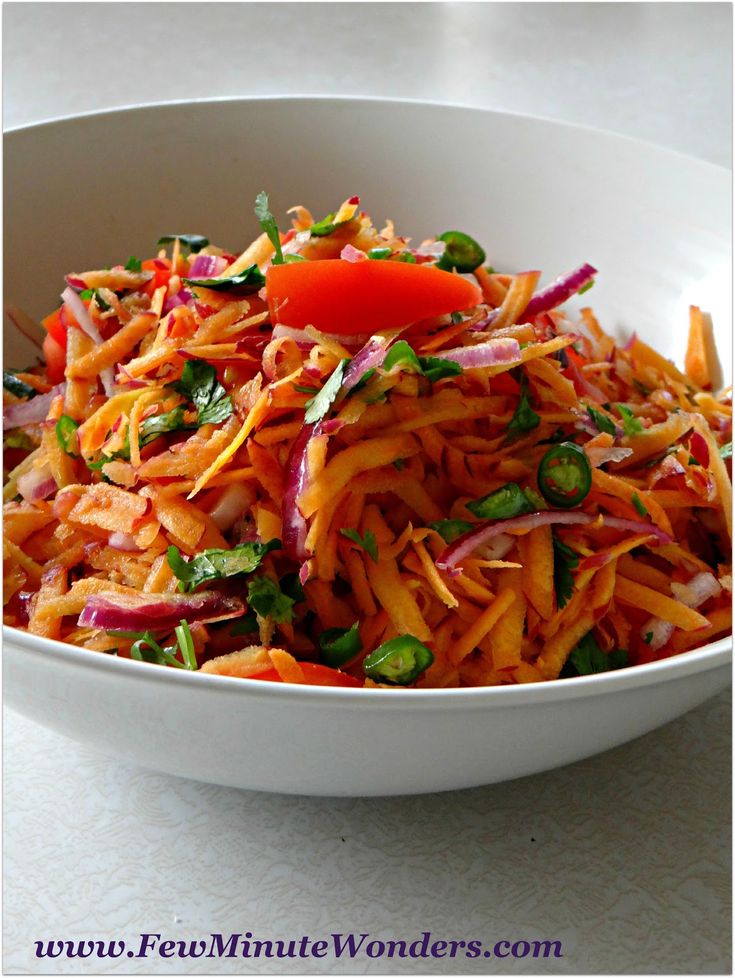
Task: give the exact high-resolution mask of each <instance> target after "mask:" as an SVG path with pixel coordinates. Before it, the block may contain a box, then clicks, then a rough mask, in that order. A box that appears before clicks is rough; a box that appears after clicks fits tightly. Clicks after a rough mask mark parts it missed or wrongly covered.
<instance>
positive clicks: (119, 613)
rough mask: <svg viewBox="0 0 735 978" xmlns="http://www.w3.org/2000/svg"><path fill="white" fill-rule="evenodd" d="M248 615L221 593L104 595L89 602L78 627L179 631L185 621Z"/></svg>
mask: <svg viewBox="0 0 735 978" xmlns="http://www.w3.org/2000/svg"><path fill="white" fill-rule="evenodd" d="M244 613H245V606H244V605H243V603H242V601H240V599H239V598H233V597H229V596H227V595H224V594H220V593H219V592H217V591H200V592H199V593H198V594H147V595H143V594H141V595H135V596H133V595H127V594H116V593H115V592H104V591H103V592H101V593H99V594H92V595H90V597H88V598H87V602H86V604H85V605H84V610H83V611H82V613H81V615H80V616H79V619H78V621H77V624H78V625H79V626H80V627H88V628H104V629H107V630H111V631H145V630H146V629H151V630H154V631H157V630H165V629H168V628H173V627H175V626H176V625H178V623H179V621H180V620H181V619H182V618H184V619H186V621H188V622H189V624H191V623H192V622H195V621H201V622H208V621H221V620H223V619H225V618H239V617H240V615H243V614H244Z"/></svg>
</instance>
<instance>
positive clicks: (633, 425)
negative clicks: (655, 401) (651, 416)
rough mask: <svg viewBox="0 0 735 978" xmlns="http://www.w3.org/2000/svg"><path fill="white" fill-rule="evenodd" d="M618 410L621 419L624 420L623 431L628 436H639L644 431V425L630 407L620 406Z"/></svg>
mask: <svg viewBox="0 0 735 978" xmlns="http://www.w3.org/2000/svg"><path fill="white" fill-rule="evenodd" d="M617 408H618V411H620V417H621V418H622V419H623V431H624V432H625V434H626V435H637V434H638V433H639V432H640V431H643V425H642V424H641V422H640V421H639V420H638V418H636V417H635V415H634V414H633V412H632V411H631V410H630V408H629V407H626V405H625V404H618V405H617Z"/></svg>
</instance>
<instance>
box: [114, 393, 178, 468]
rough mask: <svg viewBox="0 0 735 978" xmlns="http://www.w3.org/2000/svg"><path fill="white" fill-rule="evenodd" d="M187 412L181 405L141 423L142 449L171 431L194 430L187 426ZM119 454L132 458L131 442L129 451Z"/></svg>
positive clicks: (139, 431) (139, 429) (128, 446)
mask: <svg viewBox="0 0 735 978" xmlns="http://www.w3.org/2000/svg"><path fill="white" fill-rule="evenodd" d="M185 410H186V409H185V408H184V406H183V405H181V404H180V405H179V406H178V407H175V408H172V409H171V410H170V411H166V412H165V413H164V414H156V415H154V416H153V417H152V418H146V419H145V421H141V423H140V427H139V428H138V434H139V436H140V439H139V443H140V447H141V448H143V447H144V446H145V445H149V444H150V443H151V442H152V441H154V440H155V439H156V438H158V437H160V436H161V435H165V434H168V432H170V431H188V430H189V429H191V428H194V427H195V426H194V425H191V424H187V422H186V421H185V420H184V414H185ZM117 454H118V455H119V456H120V457H121V458H123V457H124V458H130V444H129V442H128V444H127V451H125V452H120V453H117ZM108 461H109V459H108Z"/></svg>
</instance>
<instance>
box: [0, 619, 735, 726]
mask: <svg viewBox="0 0 735 978" xmlns="http://www.w3.org/2000/svg"><path fill="white" fill-rule="evenodd" d="M6 642H7V643H8V645H9V646H10V647H13V646H15V647H16V648H19V649H22V650H23V652H22V654H28V653H30V654H31V655H34V656H36V657H39V658H44V659H47V658H48V657H49V656H51V657H53V658H54V659H55V660H62V661H64V662H65V663H66V664H68V665H69V666H70V667H76V668H81V669H83V670H84V671H86V672H98V673H102V674H103V675H105V676H109V677H114V676H120V677H121V678H125V679H128V680H132V681H133V682H141V681H142V682H146V681H150V682H154V683H158V682H163V683H173V684H178V685H179V686H180V687H181V688H182V689H183V690H186V688H187V687H188V688H196V687H197V686H199V687H201V689H202V691H204V690H207V689H208V690H209V691H210V692H221V693H225V694H227V693H230V694H235V695H242V696H248V695H255V696H265V697H275V698H280V697H285V698H293V697H297V698H300V699H303V700H307V701H312V702H317V703H321V702H323V701H327V702H329V705H335V704H336V703H345V704H347V703H352V701H353V700H356V701H358V702H365V701H367V702H370V703H371V705H372V706H375V705H378V704H379V705H380V706H387V705H389V704H392V703H395V702H396V701H398V703H399V705H401V706H406V705H407V704H409V703H411V704H422V705H423V707H424V708H429V707H431V708H436V707H442V706H447V707H449V708H456V707H458V706H461V707H462V708H463V709H464V708H470V707H489V706H494V707H501V706H520V705H522V704H526V703H549V702H558V701H563V700H569V699H579V698H584V697H588V696H594V695H597V694H604V693H616V692H622V691H625V690H628V689H631V688H634V687H639V686H649V685H652V684H655V683H659V682H672V681H674V680H677V679H684V678H686V677H687V676H691V675H694V674H696V673H700V672H708V671H710V670H713V669H718V668H720V667H722V666H724V665H726V664H727V663H728V662H729V661H730V660H731V658H732V655H731V653H732V648H731V647H732V639H731V637H730V636H725V637H724V638H721V639H718V640H717V641H716V642H712V643H710V644H709V645H705V646H702V647H701V648H699V649H692V650H691V651H688V652H681V653H679V654H678V655H674V656H670V657H669V658H667V659H660V660H658V661H657V662H647V663H645V664H643V665H637V666H629V667H627V668H624V669H617V670H614V671H611V672H603V673H597V674H595V675H592V676H576V677H573V678H570V679H563V680H551V681H548V682H537V683H523V684H518V685H512V686H511V685H509V686H463V687H454V688H449V689H401V688H400V687H397V688H395V689H385V688H382V687H381V688H379V689H370V688H364V687H356V688H352V687H343V686H310V685H307V684H304V685H300V684H295V683H279V682H271V681H269V680H253V681H252V682H248V681H247V680H245V679H241V678H238V677H235V676H219V675H216V674H213V673H202V672H199V671H189V670H185V669H172V668H170V667H168V666H156V665H155V664H153V663H150V662H137V661H136V660H134V659H125V658H119V657H117V656H111V655H105V654H104V653H103V652H94V651H92V650H91V649H84V648H81V647H80V646H77V645H70V644H69V643H67V642H60V641H57V640H55V639H49V638H44V637H42V636H40V635H33V634H31V633H30V632H24V631H21V630H20V629H18V628H14V627H13V626H9V625H3V645H4V644H5V643H6ZM192 683H193V684H195V685H194V686H192V685H191V684H192Z"/></svg>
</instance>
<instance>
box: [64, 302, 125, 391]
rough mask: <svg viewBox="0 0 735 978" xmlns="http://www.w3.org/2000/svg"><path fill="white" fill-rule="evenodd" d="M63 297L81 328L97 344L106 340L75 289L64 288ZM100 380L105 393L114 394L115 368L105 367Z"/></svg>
mask: <svg viewBox="0 0 735 978" xmlns="http://www.w3.org/2000/svg"><path fill="white" fill-rule="evenodd" d="M61 299H62V301H63V302H64V303H65V304H66V305H67V306H68V307H69V311H70V312H71V314H72V315H73V316H74V318H75V319H76V321H77V322H78V323H79V327H80V329H82V330H83V331H84V332H85V333H86V334H87V336H88V337H89V338H90V339H91V340H93V341H94V342H95V343H96V344H97V346H100V345H101V344H102V343H103V342H104V341H103V339H102V337H101V336H100V332H99V330H98V329H97V327H96V326H95V324H94V323H93V322H92V319H91V317H90V315H89V313H88V312H87V307H86V306H85V305H84V303H83V302H82V300H81V299H80V298H79V296H78V295H77V293H76V292H75V291H74V289H73V288H71V287H70V288H68V289H64V291H63V292H62V293H61ZM100 380H101V381H102V386H103V388H104V390H105V394H107V396H108V397H110V396H111V395H112V391H113V388H114V387H115V372H114V370H113V368H112V367H105V368H104V370H101V371H100Z"/></svg>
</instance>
